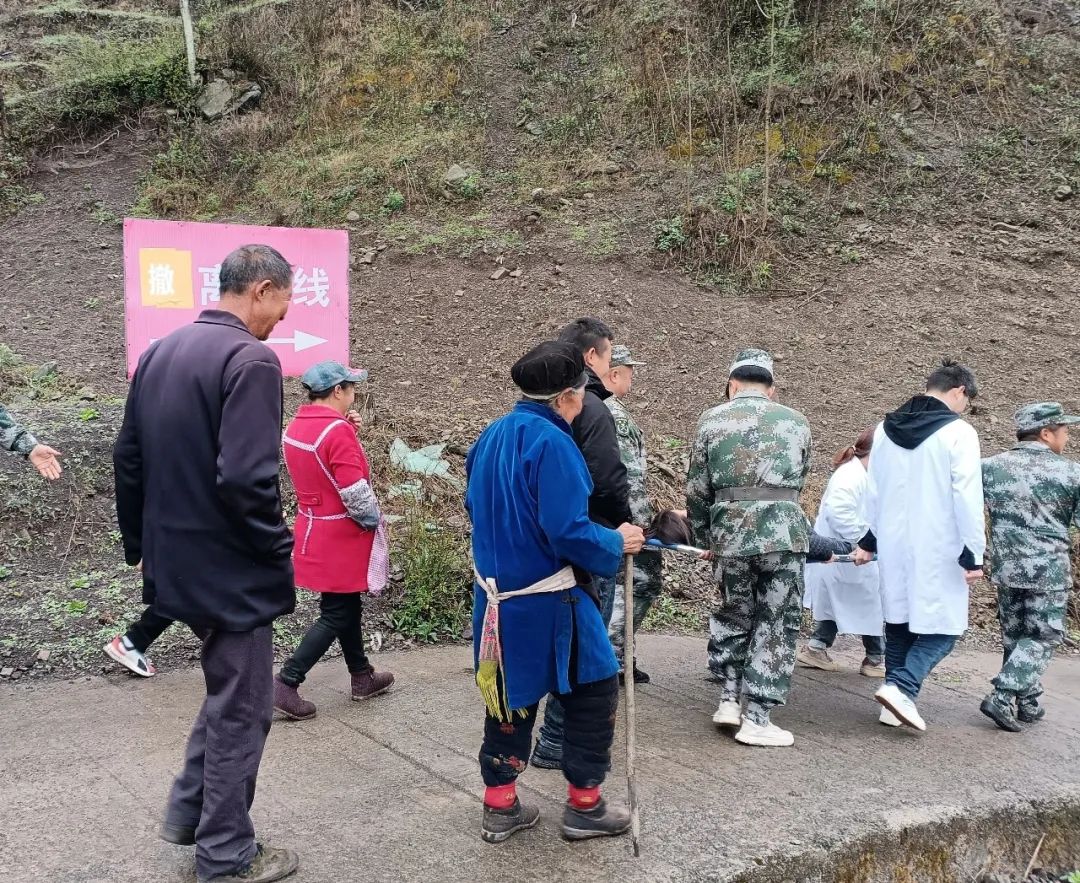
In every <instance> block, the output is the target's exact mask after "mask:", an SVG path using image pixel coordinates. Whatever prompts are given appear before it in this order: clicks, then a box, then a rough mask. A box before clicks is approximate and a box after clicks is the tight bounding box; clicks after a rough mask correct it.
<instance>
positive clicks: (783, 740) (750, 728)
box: [735, 716, 795, 748]
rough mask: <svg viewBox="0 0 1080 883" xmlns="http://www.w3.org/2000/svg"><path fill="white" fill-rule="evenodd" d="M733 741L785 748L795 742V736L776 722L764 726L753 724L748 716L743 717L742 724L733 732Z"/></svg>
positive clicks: (762, 746)
mask: <svg viewBox="0 0 1080 883" xmlns="http://www.w3.org/2000/svg"><path fill="white" fill-rule="evenodd" d="M735 741H736V742H741V743H742V744H743V745H757V746H759V747H761V748H787V747H789V746H791V745H794V744H795V737H794V736H793V735H792V734H791V733H789V732H788V731H787V730H782V729H780V727H778V726H777V725H776V724H773V723H768V724H765V726H762V725H761V724H755V723H754V722H753V721H752V720H750V718H748V717H745V716H744V717H743V719H742V726H741V727H740V728H739V732H737V733H736V734H735Z"/></svg>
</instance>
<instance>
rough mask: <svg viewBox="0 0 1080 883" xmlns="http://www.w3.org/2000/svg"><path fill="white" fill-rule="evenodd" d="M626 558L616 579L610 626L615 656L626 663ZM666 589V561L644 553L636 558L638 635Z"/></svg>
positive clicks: (650, 553)
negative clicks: (624, 651)
mask: <svg viewBox="0 0 1080 883" xmlns="http://www.w3.org/2000/svg"><path fill="white" fill-rule="evenodd" d="M625 561H626V559H625V558H624V559H623V562H624V563H623V565H622V566H621V567H620V568H619V572H618V574H617V575H616V577H615V603H614V606H613V607H612V612H611V622H610V623H608V637H609V638H611V646H612V647H614V648H615V655H616V656H617V657H618V658H619V660H620V661H621V660H622V657H623V639H624V638H625V636H626V633H625V623H626V605H625V603H624V601H623V596H624V588H623V586H624V584H625V581H626V565H625ZM663 589H664V558H663V555H662V554H661V553H658V552H643V553H642V554H641V555H638V556H637V557H635V558H634V633H635V634H636V633H637V630H638V629H639V628H640V627H641V623H642V621H643V620H644V619H645V617H646V615H647V614H648V612H649V610H650V609H651V608H652V606H653V604H654V603H655V602H656V599H657V598H659V597H660V593H661V592H662V591H663Z"/></svg>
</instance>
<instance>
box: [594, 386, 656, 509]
mask: <svg viewBox="0 0 1080 883" xmlns="http://www.w3.org/2000/svg"><path fill="white" fill-rule="evenodd" d="M604 404H605V405H607V406H608V410H609V411H611V416H612V417H614V418H615V436H616V438H618V440H619V459H621V460H622V462H623V466H625V467H626V478H627V480H628V481H629V482H630V512H631V513H632V514H633V516H634V524H637V525H639V526H641V527H648V526H649V522H650V521H652V519H653V516H654V515H655V514H656V512H655V510H654V509H653V505H652V503H650V502H649V492H648V491H647V490H646V488H645V475H646V473H647V468H648V461H647V460H646V457H645V434H644V433H643V432H642V431H641V430H640V429H639V428H638V425H637V424H636V423H635V422H634V418H633V417H631V416H630V412H629V411H627V410H626V406H625V405H624V404H623V403H622V402H621V401H619V399H618V398H617V397H616V396H611V398H608V399H605V400H604Z"/></svg>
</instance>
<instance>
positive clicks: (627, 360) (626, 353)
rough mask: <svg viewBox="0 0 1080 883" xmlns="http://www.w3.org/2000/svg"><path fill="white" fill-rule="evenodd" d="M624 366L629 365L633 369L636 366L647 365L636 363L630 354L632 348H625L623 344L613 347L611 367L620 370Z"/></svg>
mask: <svg viewBox="0 0 1080 883" xmlns="http://www.w3.org/2000/svg"><path fill="white" fill-rule="evenodd" d="M623 365H629V366H630V367H631V368H633V367H635V366H641V367H644V366H645V363H644V362H636V361H634V357H633V355H631V353H630V347H628V346H623V345H622V344H619V346H613V347H612V348H611V367H612V368H619V367H621V366H623Z"/></svg>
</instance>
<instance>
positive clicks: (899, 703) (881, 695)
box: [874, 684, 926, 733]
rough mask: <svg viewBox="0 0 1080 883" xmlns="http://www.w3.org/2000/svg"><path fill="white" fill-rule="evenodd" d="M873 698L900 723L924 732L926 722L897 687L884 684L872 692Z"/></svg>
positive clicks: (912, 703) (913, 704)
mask: <svg viewBox="0 0 1080 883" xmlns="http://www.w3.org/2000/svg"><path fill="white" fill-rule="evenodd" d="M874 698H875V699H876V700H877V701H878V702H880V703H881V704H882V705H884V706H885V707H886V708H887V709H888V710H889V711H891V712H892V713H893V714H894V715H896V717H897V718H898V719H899V720H900V723H902V724H904V725H906V726H909V727H911V728H912V729H915V730H918V731H919V732H921V733H925V732H926V722H925V721H924V720H923V719H922V715H920V714H919V709H917V708H916V707H915V703H914V702H912V701H911V700H910V699H908V697H907V696H905V695H904V694H903V693H902V692H900V688H899V687H894V686H893V685H892V684H886V685H885V686H884V687H882V688H881V689H880V690H878V691H877V692H876V693H875V694H874Z"/></svg>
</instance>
